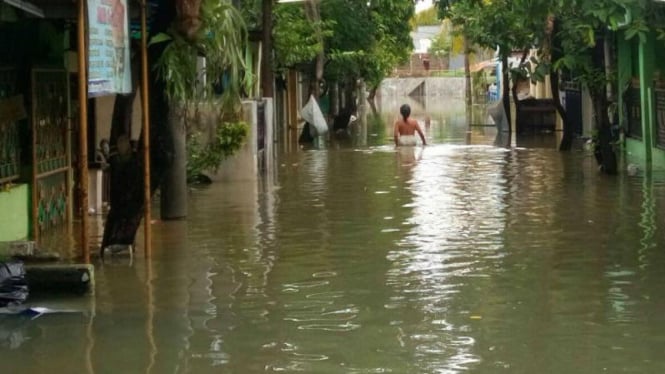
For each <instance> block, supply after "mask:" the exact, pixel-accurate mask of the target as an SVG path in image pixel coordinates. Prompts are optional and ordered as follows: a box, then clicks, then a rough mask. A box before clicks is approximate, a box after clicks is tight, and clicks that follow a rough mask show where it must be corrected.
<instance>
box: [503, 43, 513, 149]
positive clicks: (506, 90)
mask: <svg viewBox="0 0 665 374" xmlns="http://www.w3.org/2000/svg"><path fill="white" fill-rule="evenodd" d="M501 80H502V82H501V89H502V91H503V93H502V95H501V96H502V99H503V109H504V110H505V112H506V121H507V122H508V137H509V138H510V134H511V133H512V131H513V123H512V121H511V115H510V72H509V71H508V55H503V56H501Z"/></svg>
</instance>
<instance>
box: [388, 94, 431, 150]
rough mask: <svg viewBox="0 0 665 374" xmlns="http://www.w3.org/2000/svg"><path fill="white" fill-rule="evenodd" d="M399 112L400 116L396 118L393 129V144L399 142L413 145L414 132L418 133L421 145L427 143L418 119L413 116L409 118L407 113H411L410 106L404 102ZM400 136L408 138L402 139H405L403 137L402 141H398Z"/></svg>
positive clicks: (398, 143)
mask: <svg viewBox="0 0 665 374" xmlns="http://www.w3.org/2000/svg"><path fill="white" fill-rule="evenodd" d="M400 113H401V114H402V118H400V119H397V120H396V121H395V125H394V129H393V137H394V139H395V146H399V145H400V144H401V145H415V134H416V133H418V135H420V139H421V140H422V141H423V145H427V141H425V135H424V134H423V131H422V130H421V129H420V125H418V121H416V120H414V119H413V118H409V115H410V114H411V108H410V107H409V106H408V105H406V104H404V105H402V107H401V108H400ZM400 138H409V140H408V141H404V140H406V139H403V141H400ZM411 143H413V144H411Z"/></svg>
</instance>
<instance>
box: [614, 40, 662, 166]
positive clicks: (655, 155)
mask: <svg viewBox="0 0 665 374" xmlns="http://www.w3.org/2000/svg"><path fill="white" fill-rule="evenodd" d="M617 59H618V61H617V67H618V84H617V87H618V90H619V97H618V102H619V114H620V119H621V124H622V126H623V128H624V130H625V135H626V136H625V152H626V161H627V162H628V163H633V164H636V165H639V166H640V167H642V168H644V169H651V170H655V171H663V170H665V41H663V40H657V38H656V35H655V33H650V34H648V36H647V38H646V39H645V40H644V42H642V41H641V40H640V38H638V37H634V38H631V39H629V40H626V37H625V33H624V32H623V31H619V33H618V35H617Z"/></svg>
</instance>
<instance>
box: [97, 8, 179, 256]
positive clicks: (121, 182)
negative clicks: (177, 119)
mask: <svg viewBox="0 0 665 374" xmlns="http://www.w3.org/2000/svg"><path fill="white" fill-rule="evenodd" d="M160 5H161V4H160ZM174 19H175V7H174V2H173V1H171V2H166V3H164V4H163V5H161V6H160V7H159V8H158V12H157V13H156V14H155V17H154V23H153V26H152V30H151V32H152V34H153V35H154V34H157V33H160V32H165V31H166V30H167V29H168V28H169V26H170V25H171V23H172V22H173V20H174ZM166 45H167V43H158V44H153V45H151V46H150V47H149V48H148V62H149V63H152V64H154V63H155V61H157V60H158V59H159V57H160V56H161V55H162V53H163V51H164V49H165V48H166ZM141 79H148V86H149V90H150V144H151V145H150V166H151V167H150V186H151V193H153V194H154V192H155V191H156V189H157V186H159V184H160V181H161V180H162V177H163V175H164V173H165V171H166V170H168V169H169V167H170V165H171V158H172V157H171V155H172V154H173V144H172V142H171V141H170V139H169V134H168V132H166V131H165V130H167V128H166V126H165V125H166V123H167V122H166V119H167V114H168V112H169V108H168V104H167V102H166V97H165V86H164V82H163V81H161V79H159V76H158V72H157V71H155V69H153V68H149V69H148V77H147V78H146V77H141ZM134 86H135V87H136V86H138V85H134ZM132 103H133V100H129V97H127V98H124V99H123V100H119V101H117V102H116V105H117V106H118V107H117V108H116V107H114V115H116V114H115V113H117V116H118V118H121V119H123V121H129V120H130V119H131V112H130V115H127V113H128V111H131V109H130V108H129V107H128V106H131V104H132ZM113 127H114V130H112V133H113V135H112V137H115V139H114V140H115V141H114V143H115V142H117V138H118V137H120V135H122V134H124V133H126V131H127V129H128V128H129V125H128V124H127V123H125V122H122V121H119V122H118V123H116V122H114V123H113ZM142 138H143V134H141V139H140V140H142ZM114 143H112V144H114ZM138 144H139V145H142V144H143V141H139V143H138ZM111 167H112V170H111V210H110V211H109V214H108V216H107V218H106V222H105V225H104V236H103V239H102V247H101V248H102V250H103V249H104V248H106V247H108V246H110V245H114V244H122V245H127V244H133V243H134V239H135V237H136V231H137V230H138V228H139V225H140V223H141V220H142V219H143V208H144V205H143V203H144V197H143V193H144V191H143V171H142V170H143V162H142V158H141V157H138V154H136V153H132V154H131V155H130V156H129V157H123V158H116V159H113V160H112V163H111Z"/></svg>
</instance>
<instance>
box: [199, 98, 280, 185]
mask: <svg viewBox="0 0 665 374" xmlns="http://www.w3.org/2000/svg"><path fill="white" fill-rule="evenodd" d="M265 100H266V104H265V105H266V106H265V111H264V114H265V121H266V130H265V148H264V150H263V151H262V152H263V155H264V156H263V157H265V158H264V161H263V162H265V171H266V173H267V174H268V176H270V175H272V173H273V171H274V143H275V140H274V139H275V135H274V121H273V118H274V115H273V101H272V99H268V98H266V99H265ZM242 105H243V113H244V116H245V118H244V120H245V122H247V123H248V124H249V133H248V136H247V140H246V142H245V144H244V145H243V146H242V148H241V149H240V150H239V151H238V152H237V153H236V154H235V155H233V156H231V157H229V158H227V159H226V160H224V161H222V164H221V165H220V167H219V170H218V171H217V173H215V174H213V175H211V178H212V180H214V181H224V182H231V181H233V182H239V181H256V180H258V179H259V177H260V176H261V175H262V170H261V169H260V166H261V165H260V162H261V160H260V158H261V157H262V155H261V154H260V153H259V151H258V144H257V142H258V134H257V124H258V116H257V110H258V103H257V102H256V101H244V102H243V104H242Z"/></svg>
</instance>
